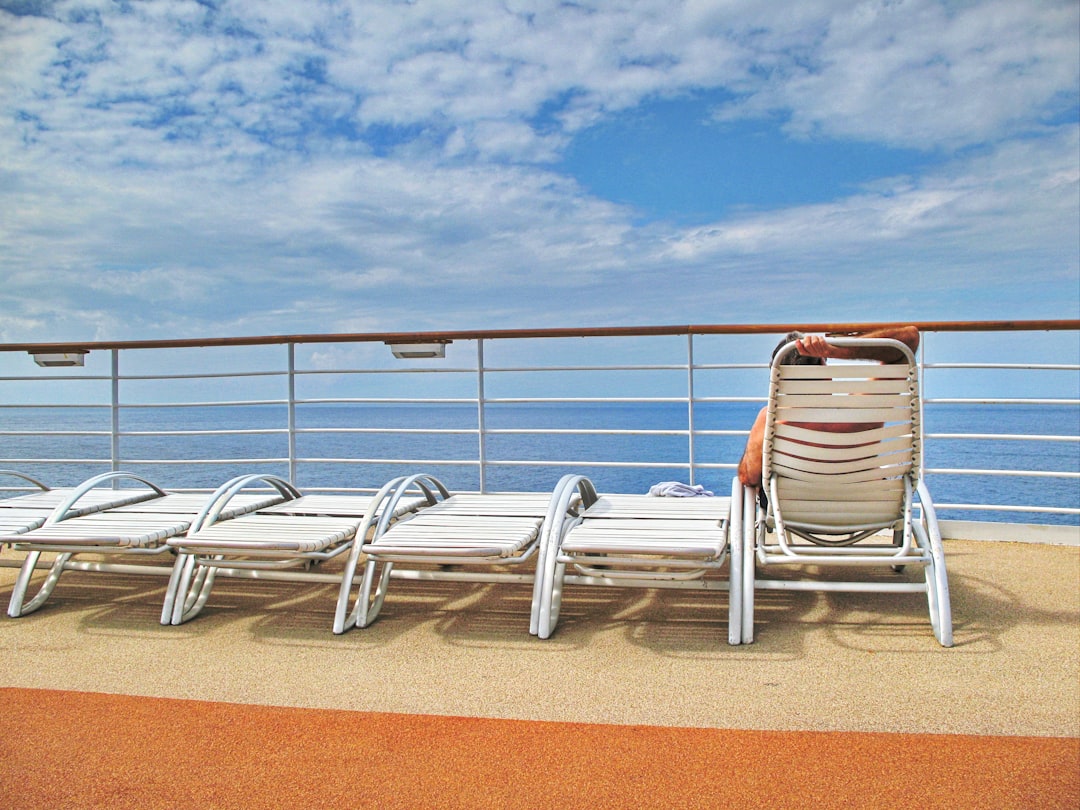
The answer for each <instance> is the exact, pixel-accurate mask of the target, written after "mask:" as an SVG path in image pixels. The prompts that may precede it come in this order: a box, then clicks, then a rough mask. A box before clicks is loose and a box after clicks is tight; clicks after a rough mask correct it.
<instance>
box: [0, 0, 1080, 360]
mask: <svg viewBox="0 0 1080 810" xmlns="http://www.w3.org/2000/svg"><path fill="white" fill-rule="evenodd" d="M1078 119H1080V6H1078V5H1077V3H1076V2H1075V0H1063V2H1025V1H1023V0H1002V1H1001V2H977V1H973V2H933V1H932V0H912V1H911V2H896V1H894V0H886V1H878V2H839V1H838V0H792V2H782V1H781V0H778V1H777V2H769V3H761V2H756V0H727V1H725V2H707V0H687V2H676V0H640V1H639V2H619V1H618V0H607V1H606V2H578V3H560V2H546V1H543V0H503V1H502V2H469V3H465V2H460V0H459V1H458V2H454V1H453V0H443V2H424V1H423V0H417V1H416V2H378V1H377V0H372V1H369V2H345V1H344V0H342V1H341V2H317V1H316V0H309V2H304V3H299V2H295V0H220V1H216V0H215V1H213V2H212V1H211V0H205V1H204V2H194V1H187V0H161V1H156V0H148V1H147V2H105V1H104V0H82V1H78V0H73V1H72V2H66V1H65V0H56V1H55V2H51V1H50V0H0V276H2V278H3V284H2V285H0V313H2V314H0V342H32V341H38V340H40V341H53V340H71V341H78V340H87V341H90V340H110V339H118V340H125V339H148V338H155V337H162V338H167V337H218V336H234V335H264V334H300V333H318V332H352V331H357V332H365V331H405V330H453V329H475V328H493V329H500V328H513V327H533V326H571V327H572V326H586V327H588V326H606V325H648V324H686V323H756V322H793V321H796V322H807V321H810V322H825V321H833V320H836V321H853V320H859V321H863V320H865V321H882V320H884V321H892V320H913V321H926V320H939V319H940V320H979V319H1006V318H1008V319H1011V318H1018V319H1020V318H1075V317H1078V316H1080V120H1078Z"/></svg>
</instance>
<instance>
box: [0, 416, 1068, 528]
mask: <svg viewBox="0 0 1080 810" xmlns="http://www.w3.org/2000/svg"><path fill="white" fill-rule="evenodd" d="M759 407H760V406H759V405H757V404H754V403H702V404H699V405H698V406H696V408H695V428H696V429H697V430H699V431H700V430H724V431H729V430H730V431H745V430H746V429H747V428H748V427H749V425H750V424H751V423H752V421H753V418H754V415H755V414H756V413H757V410H758V408H759ZM0 420H2V422H0V430H3V431H7V432H15V431H24V432H35V431H46V430H50V431H67V432H70V433H72V434H78V433H80V432H84V431H104V432H107V431H108V430H109V420H110V415H109V411H108V410H107V409H100V408H99V409H90V408H64V409H47V408H46V409H42V408H35V409H29V408H28V409H21V408H8V409H4V410H2V411H0ZM485 420H486V427H487V429H488V430H489V431H499V430H515V429H518V430H520V429H527V430H538V431H542V432H540V433H528V434H502V433H492V434H489V435H488V436H487V438H486V446H485V456H486V458H487V460H488V462H489V466H488V467H487V469H486V479H485V481H484V484H485V486H486V488H487V489H489V490H495V491H498V490H530V489H539V490H545V489H549V488H551V487H552V486H554V484H555V483H556V482H557V481H558V480H559V478H560V477H561V476H562V475H563V474H565V473H568V472H578V473H583V474H585V475H588V476H589V477H590V478H591V479H592V480H593V482H594V483H595V484H596V486H597V487H598V489H600V490H601V491H607V492H645V491H647V490H648V488H649V487H650V486H651V485H652V484H654V483H656V482H658V481H667V480H679V481H689V480H690V473H689V470H688V468H687V464H686V460H687V458H688V438H687V437H686V436H685V435H681V436H680V435H651V434H640V433H638V434H622V435H614V436H602V435H588V434H576V433H560V432H549V431H564V430H570V429H577V430H622V431H657V430H670V431H677V430H686V427H687V412H686V407H685V406H684V405H680V404H672V403H659V404H658V403H617V404H608V403H605V404H593V403H586V404H579V403H566V404H562V403H560V404H492V405H490V406H489V407H488V408H487V410H486V413H485ZM286 425H287V413H286V410H285V407H284V406H279V405H265V406H227V407H210V406H200V407H168V408H134V407H133V408H124V409H122V411H121V414H120V429H121V431H122V432H124V433H132V432H148V433H160V432H167V431H237V430H244V431H276V432H273V433H223V434H210V435H146V436H140V435H124V436H122V437H121V439H120V456H121V459H122V463H121V467H122V468H123V469H126V470H129V471H131V472H135V473H137V474H139V475H142V476H144V477H146V478H148V479H149V480H152V481H154V482H155V483H157V484H159V485H161V486H163V487H176V488H212V487H214V486H216V485H218V484H219V483H221V482H222V481H225V480H227V479H228V478H230V477H232V476H233V475H238V474H240V473H245V472H266V473H273V474H276V475H279V476H282V477H288V464H287V463H286V462H285V461H284V460H283V459H285V458H287V456H288V438H287V435H286V434H285V432H284V428H285V427H286ZM476 425H477V413H476V408H475V407H473V406H468V405H407V406H395V405H314V404H311V405H301V406H299V407H298V408H297V428H298V429H300V430H301V431H303V430H328V431H331V432H325V433H322V432H317V433H304V432H301V433H299V434H298V435H297V437H296V453H297V457H298V458H299V459H302V461H300V463H299V464H298V466H297V475H296V482H295V483H296V484H297V485H298V486H299V487H300V488H301V489H304V488H335V487H338V488H355V487H365V488H377V487H378V486H380V485H381V484H382V483H384V482H385V481H386V480H387V479H389V478H391V477H393V476H395V475H400V474H404V473H409V472H417V471H423V472H427V473H430V474H432V475H435V476H436V477H438V478H439V479H440V480H442V481H443V482H444V483H445V484H446V485H447V487H449V488H450V489H451V490H475V489H478V488H479V487H480V474H479V470H478V465H477V464H476V459H477V458H478V456H479V448H478V438H477V435H476V433H475V430H476ZM355 428H381V429H392V430H397V431H410V430H436V431H450V432H444V433H428V434H422V433H409V432H403V433H341V432H332V431H339V430H343V429H355ZM454 431H466V432H454ZM468 431H472V432H468ZM924 431H925V432H926V433H927V434H933V433H994V434H1024V435H1030V434H1048V435H1062V436H1074V437H1075V436H1077V435H1078V434H1080V409H1078V408H1076V407H1074V406H1043V407H1039V406H1020V405H994V406H986V405H978V406H976V405H945V404H942V405H929V406H927V408H926V413H925V426H924ZM0 442H2V443H3V445H2V446H3V449H2V450H0V465H2V466H4V467H14V468H17V469H20V470H22V471H24V472H27V473H29V474H31V475H34V476H36V477H38V478H40V479H41V480H43V481H44V482H46V483H47V484H50V485H53V486H64V485H71V484H75V483H78V482H79V481H81V480H83V479H85V478H87V477H88V476H90V475H93V474H95V473H98V472H103V471H106V470H107V469H109V462H108V460H107V459H108V458H109V454H110V439H109V437H108V436H107V435H104V436H86V435H53V436H26V435H18V436H11V435H4V436H0ZM744 443H745V437H744V436H742V435H738V436H700V435H699V436H697V437H696V439H695V443H694V456H695V461H696V462H697V463H698V464H724V465H730V466H728V467H723V468H705V469H702V468H699V469H698V470H697V471H696V474H695V476H694V481H695V483H699V484H702V485H704V486H705V487H707V488H708V489H711V490H713V491H715V492H716V493H717V494H726V493H727V492H728V491H730V486H731V484H730V482H731V478H732V476H733V474H734V471H733V466H734V465H735V464H737V462H738V460H739V458H740V456H741V455H742V450H743V445H744ZM394 459H399V460H404V462H405V463H391V460H394ZM152 460H156V461H157V462H161V461H167V462H169V463H154V461H152ZM211 460H225V461H224V463H209V462H210V461H211ZM455 461H467V462H470V463H466V464H462V463H453V462H455ZM506 461H527V462H547V461H552V462H554V461H559V462H565V463H562V464H559V465H557V466H548V465H544V464H525V465H518V464H514V465H504V464H500V463H499V462H506ZM180 462H184V463H180ZM592 462H619V463H624V464H627V465H634V466H625V467H624V466H619V467H604V466H592V465H591V463H592ZM924 467H925V468H926V469H930V470H932V469H935V468H936V469H987V468H993V469H998V470H1044V471H1050V470H1052V471H1062V472H1071V473H1076V472H1078V471H1080V443H1077V442H1064V443H1059V442H1045V441H1031V440H1022V441H1017V440H963V441H961V440H955V439H934V438H930V439H928V440H927V442H926V448H925V456H924ZM0 483H3V482H0ZM927 483H928V485H929V487H930V491H931V493H932V495H933V497H934V500H935V502H937V503H938V504H950V503H952V504H971V503H978V504H996V505H1000V504H1017V505H1040V506H1050V507H1069V508H1078V507H1080V479H1077V478H1064V479H1063V478H1047V477H1031V476H1003V475H945V474H937V473H929V474H928V475H927ZM941 517H943V518H954V519H974V520H1001V521H1012V522H1032V523H1055V524H1066V525H1077V524H1078V523H1080V518H1078V517H1077V516H1076V515H1056V514H1045V513H1030V514H1026V513H1025V514H1021V513H1007V512H1001V511H993V510H988V511H983V510H980V511H977V512H976V511H968V510H963V511H955V510H943V511H942V513H941Z"/></svg>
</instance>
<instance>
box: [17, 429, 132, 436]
mask: <svg viewBox="0 0 1080 810" xmlns="http://www.w3.org/2000/svg"><path fill="white" fill-rule="evenodd" d="M111 435H112V433H111V432H110V431H108V430H0V436H111Z"/></svg>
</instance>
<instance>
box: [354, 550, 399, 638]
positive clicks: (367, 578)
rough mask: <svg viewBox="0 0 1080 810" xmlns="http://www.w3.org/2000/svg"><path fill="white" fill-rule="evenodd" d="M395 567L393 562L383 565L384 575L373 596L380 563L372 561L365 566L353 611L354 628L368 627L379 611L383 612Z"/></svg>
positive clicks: (380, 576) (380, 577)
mask: <svg viewBox="0 0 1080 810" xmlns="http://www.w3.org/2000/svg"><path fill="white" fill-rule="evenodd" d="M393 567H394V564H393V563H391V562H384V563H383V564H382V574H380V575H379V582H378V585H376V586H375V593H374V595H372V592H371V589H372V588H371V586H372V585H373V584H374V581H375V575H376V573H377V572H378V569H379V563H378V562H376V561H375V560H370V559H369V560H368V561H367V565H366V566H364V580H363V582H361V583H360V593H359V595H358V596H357V598H356V607H355V608H354V610H353V616H354V617H355V619H354V621H353V625H354V626H356V627H367V626H368V625H369V624H371V623H372V622H373V621H375V619H376V618H377V617H378V615H379V611H380V610H382V604H383V600H384V599H386V590H387V588H389V587H390V571H391V570H392V569H393Z"/></svg>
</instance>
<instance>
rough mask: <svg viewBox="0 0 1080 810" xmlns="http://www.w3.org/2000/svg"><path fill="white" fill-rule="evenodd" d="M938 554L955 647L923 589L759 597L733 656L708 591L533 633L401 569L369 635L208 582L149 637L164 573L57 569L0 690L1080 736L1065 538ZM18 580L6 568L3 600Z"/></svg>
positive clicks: (1077, 601)
mask: <svg viewBox="0 0 1080 810" xmlns="http://www.w3.org/2000/svg"><path fill="white" fill-rule="evenodd" d="M946 554H947V559H948V564H949V570H950V583H951V588H952V596H953V614H954V621H955V634H956V646H955V647H954V648H952V649H949V650H946V649H943V648H941V647H939V646H938V644H937V642H936V641H935V640H934V637H933V635H932V633H931V631H930V627H929V622H928V620H927V618H926V610H925V599H924V598H923V597H922V596H921V595H900V596H882V595H856V594H833V595H821V594H810V593H806V594H803V593H781V592H764V593H759V599H758V606H757V624H756V642H755V643H754V644H752V645H748V646H743V647H729V646H728V645H727V643H726V633H727V631H726V608H727V596H726V594H724V593H698V592H693V593H691V592H671V591H668V592H656V591H638V590H626V589H599V588H592V589H583V588H581V587H570V588H568V589H567V593H566V596H565V599H564V603H563V615H562V618H561V619H560V624H559V627H558V628H557V630H556V632H555V634H554V636H553V637H552V638H550V639H548V640H546V641H540V640H538V639H535V638H533V637H531V636H529V634H528V623H529V619H528V608H529V598H530V589H529V588H528V587H527V586H520V585H512V586H507V585H501V586H495V585H469V584H457V583H426V584H421V583H415V582H405V581H400V582H396V583H395V584H394V586H393V587H392V588H391V590H390V594H389V596H388V598H387V601H386V605H385V607H384V609H383V613H382V615H381V616H380V618H379V619H378V621H376V622H375V623H374V625H372V626H371V627H370V628H368V629H366V630H353V631H350V632H349V633H347V634H345V635H343V636H334V635H333V634H332V633H331V632H330V625H331V621H332V616H333V607H334V600H335V596H336V587H334V586H330V585H310V584H291V583H272V582H250V581H236V580H227V579H219V580H218V582H217V585H216V586H215V589H214V593H213V595H212V597H211V600H210V604H209V605H208V606H207V608H206V609H205V611H204V612H203V613H202V614H201V615H200V616H199V617H198V618H197V619H195V620H194V621H192V622H190V623H188V624H185V625H182V626H180V627H162V626H160V625H159V624H158V617H159V614H160V611H161V602H162V598H163V595H164V589H165V584H166V580H165V578H160V579H158V578H150V577H142V576H139V577H136V576H124V575H104V574H88V573H82V572H68V573H65V574H64V576H63V578H62V579H61V581H60V584H59V586H58V587H57V590H56V591H55V592H54V594H53V596H52V597H51V598H50V600H49V601H48V602H47V603H46V605H45V607H44V608H43V609H42V610H41V611H39V612H37V613H35V614H32V615H29V616H26V617H24V618H21V619H9V618H7V617H6V616H4V617H0V660H2V661H3V664H2V666H0V686H16V687H40V688H48V689H67V690H80V691H93V692H110V693H121V694H130V695H147V696H161V697H180V698H196V699H201V700H211V701H229V702H239V703H256V704H271V705H282V706H304V707H320V708H340V709H352V710H364V711H381V712H404V713H421V714H447V715H463V716H479V717H502V718H519V719H547V720H569V721H586V722H600V723H627V724H646V725H669V726H698V727H715V728H729V729H739V728H741V729H779V730H851V731H859V730H868V731H904V732H946V733H954V732H958V733H970V734H991V735H996V734H1005V735H1035V736H1071V737H1076V736H1080V549H1078V548H1076V547H1064V546H1047V545H1031V544H1013V543H992V542H967V541H948V542H947V543H946ZM20 557H21V555H18V554H16V553H14V552H12V551H11V550H10V549H5V550H4V551H3V552H2V554H0V559H3V560H17V559H19V558H20ZM15 574H16V570H15V569H13V568H0V602H2V603H3V605H5V606H6V604H7V599H8V597H9V595H10V592H11V586H12V583H13V581H14V579H15ZM912 575H914V574H912ZM905 576H907V574H905Z"/></svg>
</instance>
